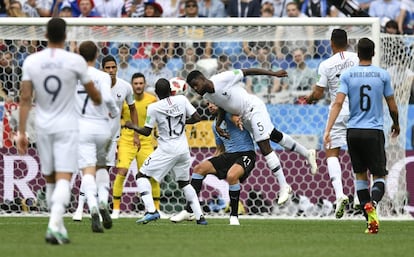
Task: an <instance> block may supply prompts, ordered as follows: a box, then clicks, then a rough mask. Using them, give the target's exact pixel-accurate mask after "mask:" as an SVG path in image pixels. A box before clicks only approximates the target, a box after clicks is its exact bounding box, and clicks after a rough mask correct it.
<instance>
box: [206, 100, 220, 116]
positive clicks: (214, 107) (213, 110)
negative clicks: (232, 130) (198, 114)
mask: <svg viewBox="0 0 414 257" xmlns="http://www.w3.org/2000/svg"><path fill="white" fill-rule="evenodd" d="M207 109H208V111H209V112H210V114H211V115H215V114H216V113H217V111H218V109H219V108H218V106H217V105H215V104H213V103H211V102H207Z"/></svg>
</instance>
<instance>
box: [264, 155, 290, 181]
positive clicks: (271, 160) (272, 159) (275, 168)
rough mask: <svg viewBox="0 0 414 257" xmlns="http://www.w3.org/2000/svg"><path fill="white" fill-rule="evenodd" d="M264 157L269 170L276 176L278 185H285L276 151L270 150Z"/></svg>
mask: <svg viewBox="0 0 414 257" xmlns="http://www.w3.org/2000/svg"><path fill="white" fill-rule="evenodd" d="M264 158H265V160H266V163H267V165H268V166H269V168H270V170H271V171H272V172H273V174H274V175H275V176H276V178H277V181H278V183H279V186H285V185H287V182H286V178H285V174H283V169H282V165H281V164H280V160H279V157H277V155H276V153H275V152H274V151H272V152H271V153H269V154H268V155H266V156H265V157H264Z"/></svg>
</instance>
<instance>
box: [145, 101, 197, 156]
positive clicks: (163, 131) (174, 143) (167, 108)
mask: <svg viewBox="0 0 414 257" xmlns="http://www.w3.org/2000/svg"><path fill="white" fill-rule="evenodd" d="M195 112H196V109H195V108H194V106H193V105H192V104H191V103H190V101H188V99H187V98H186V97H185V96H183V95H176V96H171V97H167V98H164V99H162V100H160V101H158V102H155V103H152V104H150V105H149V106H148V110H147V119H146V122H145V125H144V126H145V127H149V128H154V126H155V125H156V124H158V126H157V127H158V135H159V137H158V148H160V150H162V151H163V152H166V153H171V154H181V153H186V152H188V151H189V149H188V147H189V146H188V141H187V136H186V134H185V121H186V119H187V118H189V117H191V115H193V114H194V113H195Z"/></svg>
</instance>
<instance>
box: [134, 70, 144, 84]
mask: <svg viewBox="0 0 414 257" xmlns="http://www.w3.org/2000/svg"><path fill="white" fill-rule="evenodd" d="M136 78H144V81H146V79H145V75H144V74H142V73H141V72H136V73H134V74H132V77H131V82H132V81H133V80H134V79H136Z"/></svg>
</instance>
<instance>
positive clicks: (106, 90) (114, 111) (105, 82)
mask: <svg viewBox="0 0 414 257" xmlns="http://www.w3.org/2000/svg"><path fill="white" fill-rule="evenodd" d="M100 80H101V81H100V83H101V94H102V99H103V101H104V103H105V105H106V108H108V111H109V113H110V114H111V117H116V116H118V115H119V112H120V110H119V108H118V106H117V105H116V102H115V99H114V98H113V96H112V93H111V77H110V76H109V74H102V77H101V79H100Z"/></svg>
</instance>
